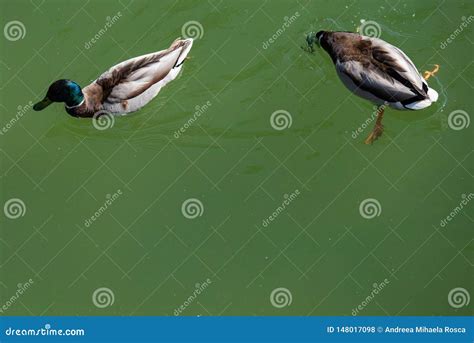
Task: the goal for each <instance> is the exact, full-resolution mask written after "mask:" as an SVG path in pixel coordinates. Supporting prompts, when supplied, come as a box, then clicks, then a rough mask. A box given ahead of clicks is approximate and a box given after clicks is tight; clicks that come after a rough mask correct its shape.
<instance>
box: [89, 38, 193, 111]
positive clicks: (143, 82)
mask: <svg viewBox="0 0 474 343" xmlns="http://www.w3.org/2000/svg"><path fill="white" fill-rule="evenodd" d="M188 44H189V42H188V41H187V40H176V41H175V42H174V43H173V44H172V45H171V47H170V48H168V49H166V50H162V51H158V52H155V53H151V54H147V55H143V56H139V57H135V58H132V59H129V60H127V61H124V62H122V63H119V64H117V65H115V66H113V67H112V68H110V69H109V70H108V71H106V72H105V73H103V74H102V75H101V76H100V77H99V78H98V79H97V80H96V81H95V83H96V84H98V85H99V86H101V87H102V90H103V95H102V103H110V104H114V103H120V102H122V101H125V100H129V99H132V98H134V97H136V96H138V95H140V94H142V93H143V92H145V91H146V90H147V89H148V88H150V87H151V86H153V85H154V84H156V83H157V82H159V81H161V80H162V79H164V78H165V77H166V76H167V75H168V74H169V73H170V71H171V70H172V69H173V68H175V67H179V66H180V65H181V63H182V62H183V61H182V59H181V58H180V57H181V55H182V54H183V52H184V51H185V50H186V49H187V48H188ZM183 59H184V57H183Z"/></svg>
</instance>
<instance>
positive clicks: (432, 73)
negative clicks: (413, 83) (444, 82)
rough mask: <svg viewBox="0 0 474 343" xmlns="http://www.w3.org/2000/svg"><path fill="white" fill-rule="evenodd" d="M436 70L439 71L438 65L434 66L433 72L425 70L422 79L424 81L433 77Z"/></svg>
mask: <svg viewBox="0 0 474 343" xmlns="http://www.w3.org/2000/svg"><path fill="white" fill-rule="evenodd" d="M438 70H439V64H435V65H434V68H433V70H431V71H429V70H427V71H425V72H424V73H423V78H424V79H425V80H428V79H429V78H430V77H432V76H435V74H436V73H437V72H438Z"/></svg>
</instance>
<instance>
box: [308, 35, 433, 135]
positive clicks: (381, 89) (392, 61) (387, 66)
mask: <svg viewBox="0 0 474 343" xmlns="http://www.w3.org/2000/svg"><path fill="white" fill-rule="evenodd" d="M306 42H307V43H308V47H309V50H310V51H311V52H313V51H314V49H313V46H314V44H316V45H317V46H320V47H322V48H323V49H324V50H325V51H326V52H327V53H328V54H329V56H330V57H331V59H332V61H333V63H334V65H335V66H336V72H337V75H338V76H339V78H340V79H341V81H342V82H343V83H344V85H345V86H346V87H347V88H348V89H349V90H350V91H351V92H353V93H354V94H355V95H358V96H360V97H362V98H364V99H367V100H369V101H371V102H373V103H375V104H376V105H378V106H379V108H378V110H377V120H376V123H375V127H374V129H373V131H372V132H371V133H370V135H369V136H368V137H367V139H366V140H365V143H366V144H371V143H373V142H374V141H375V140H376V139H377V138H378V137H379V136H381V135H382V132H383V125H382V118H383V114H384V109H385V107H386V106H390V107H392V108H395V109H397V110H421V109H424V108H426V107H429V106H430V105H431V104H432V103H434V102H436V101H437V99H438V93H437V92H436V91H435V90H434V89H432V88H430V87H429V86H428V83H427V82H426V80H428V79H429V77H431V76H433V75H434V74H435V73H436V72H437V71H438V69H439V66H438V65H435V69H434V70H433V71H431V72H425V75H424V76H422V75H421V74H420V73H419V72H418V70H417V68H416V67H415V65H414V64H413V62H412V61H411V60H410V58H408V56H407V55H406V54H405V53H404V52H403V51H402V50H400V49H399V48H397V47H395V46H393V45H391V44H389V43H387V42H385V41H383V40H382V39H378V38H374V37H367V36H363V35H360V34H358V33H355V32H333V31H319V32H317V33H314V32H311V33H309V34H308V35H307V36H306Z"/></svg>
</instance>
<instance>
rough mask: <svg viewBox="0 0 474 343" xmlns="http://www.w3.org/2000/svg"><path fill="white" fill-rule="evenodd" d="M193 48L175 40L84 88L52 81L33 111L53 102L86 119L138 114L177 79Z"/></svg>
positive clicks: (181, 40) (187, 40)
mask: <svg viewBox="0 0 474 343" xmlns="http://www.w3.org/2000/svg"><path fill="white" fill-rule="evenodd" d="M192 45H193V40H192V39H190V38H189V39H180V38H178V39H176V40H175V41H174V42H173V43H172V44H171V46H170V47H169V48H168V49H166V50H162V51H158V52H154V53H151V54H147V55H143V56H139V57H135V58H132V59H129V60H127V61H124V62H122V63H119V64H117V65H115V66H113V67H112V68H110V69H109V70H108V71H106V72H105V73H103V74H102V75H101V76H99V78H97V80H95V81H93V82H92V83H91V84H90V85H88V86H86V87H84V88H83V89H81V87H80V86H79V85H78V84H77V83H76V82H74V81H71V80H64V79H63V80H58V81H55V82H53V83H52V84H51V86H50V87H49V89H48V92H47V94H46V97H45V98H44V99H43V100H41V101H40V102H38V103H37V104H35V105H34V106H33V109H34V110H35V111H41V110H43V109H44V108H46V107H47V106H49V105H50V104H51V103H53V102H63V103H64V104H65V109H66V112H67V113H69V114H70V115H72V116H74V117H85V118H90V117H94V116H95V115H97V114H99V115H100V114H103V113H109V114H112V115H124V114H127V113H130V112H134V111H137V110H139V109H141V108H142V107H143V106H145V105H146V104H148V103H149V102H150V101H151V100H152V99H153V98H154V97H155V96H156V95H157V94H158V93H159V92H160V90H161V88H163V87H164V86H165V85H166V84H167V83H168V82H170V81H172V80H174V79H175V78H176V77H177V76H178V74H179V72H180V71H181V67H182V65H183V63H184V61H185V60H186V59H187V58H188V57H187V55H188V53H189V51H190V50H191V47H192Z"/></svg>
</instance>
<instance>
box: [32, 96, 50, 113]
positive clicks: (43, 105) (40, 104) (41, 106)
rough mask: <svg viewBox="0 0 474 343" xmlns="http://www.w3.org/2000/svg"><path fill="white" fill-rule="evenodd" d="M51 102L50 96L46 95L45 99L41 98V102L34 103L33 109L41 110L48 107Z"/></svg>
mask: <svg viewBox="0 0 474 343" xmlns="http://www.w3.org/2000/svg"><path fill="white" fill-rule="evenodd" d="M51 103H52V101H51V100H50V99H49V98H48V97H46V98H44V99H43V100H41V101H40V102H38V103H36V104H34V106H33V109H34V110H35V111H41V110H43V109H45V108H46V107H48V106H49V105H51Z"/></svg>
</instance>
